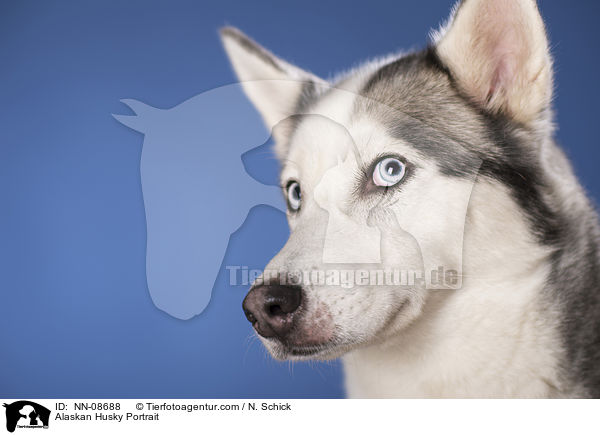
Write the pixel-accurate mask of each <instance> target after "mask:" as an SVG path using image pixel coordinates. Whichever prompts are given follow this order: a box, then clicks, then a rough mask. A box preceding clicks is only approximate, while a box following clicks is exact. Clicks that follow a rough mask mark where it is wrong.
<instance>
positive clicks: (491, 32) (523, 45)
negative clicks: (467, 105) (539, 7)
mask: <svg viewBox="0 0 600 435" xmlns="http://www.w3.org/2000/svg"><path fill="white" fill-rule="evenodd" d="M479 20H480V21H479V23H478V25H477V27H478V30H477V31H478V33H479V35H481V36H480V37H481V38H482V39H483V41H482V43H483V47H484V50H485V51H487V58H488V61H489V62H490V65H491V66H492V68H493V70H492V74H491V76H489V79H490V83H489V92H488V95H487V101H488V102H489V101H490V100H491V99H493V98H494V97H495V96H496V95H498V93H500V92H503V91H507V90H509V89H510V88H511V86H512V85H514V84H515V81H516V80H518V78H517V75H518V74H519V69H520V68H521V67H524V65H525V63H526V62H527V57H528V56H529V51H530V50H529V39H530V38H529V37H528V35H527V27H526V25H525V23H524V22H523V17H522V11H521V10H520V6H519V5H518V2H516V1H514V0H494V1H490V2H486V3H485V6H484V8H483V10H481V11H480V13H479Z"/></svg>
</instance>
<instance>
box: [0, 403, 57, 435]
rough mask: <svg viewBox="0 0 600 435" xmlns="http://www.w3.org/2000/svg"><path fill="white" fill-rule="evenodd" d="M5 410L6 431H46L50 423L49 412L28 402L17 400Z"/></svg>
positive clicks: (6, 406)
mask: <svg viewBox="0 0 600 435" xmlns="http://www.w3.org/2000/svg"><path fill="white" fill-rule="evenodd" d="M3 406H4V407H5V408H6V430H7V431H9V432H14V431H15V429H16V428H19V429H42V428H43V429H47V428H48V423H49V421H50V410H49V409H48V408H46V407H44V406H42V405H39V404H37V403H35V402H31V401H29V400H18V401H16V402H13V403H11V404H9V405H7V404H6V403H5V404H4V405H3Z"/></svg>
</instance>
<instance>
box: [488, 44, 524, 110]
mask: <svg viewBox="0 0 600 435" xmlns="http://www.w3.org/2000/svg"><path fill="white" fill-rule="evenodd" d="M516 70H517V61H516V59H515V58H514V57H513V56H511V55H510V54H507V55H504V57H501V58H500V59H498V61H497V63H496V69H495V70H494V73H493V76H492V81H491V82H490V88H489V92H488V95H487V102H490V101H491V100H492V99H493V98H494V96H496V95H497V94H498V93H499V92H502V91H503V90H507V89H509V88H510V85H511V84H512V82H513V81H514V80H515V75H516V73H517V71H516Z"/></svg>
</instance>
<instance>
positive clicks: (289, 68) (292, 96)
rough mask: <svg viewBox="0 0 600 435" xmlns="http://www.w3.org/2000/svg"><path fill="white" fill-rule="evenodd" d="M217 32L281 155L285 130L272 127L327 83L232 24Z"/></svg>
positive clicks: (280, 127)
mask: <svg viewBox="0 0 600 435" xmlns="http://www.w3.org/2000/svg"><path fill="white" fill-rule="evenodd" d="M220 33H221V39H222V41H223V45H224V47H225V51H226V52H227V55H228V56H229V60H230V61H231V64H232V65H233V69H234V70H235V72H236V74H237V76H238V78H239V80H240V82H241V83H242V87H243V89H244V92H245V93H246V95H247V96H248V98H249V99H250V101H252V103H253V104H254V105H255V106H256V108H257V109H258V111H259V112H260V114H261V115H262V117H263V119H264V121H265V124H266V125H267V128H268V129H269V130H273V135H274V136H275V140H276V141H277V142H278V145H277V147H276V150H277V151H278V153H279V154H280V155H281V152H282V151H281V147H282V146H283V144H280V142H283V141H285V139H286V138H285V137H283V136H285V133H286V129H285V128H282V126H278V127H277V128H275V129H274V127H275V126H276V125H277V124H279V123H280V122H281V121H283V120H285V119H286V118H288V117H290V116H293V115H296V114H297V113H296V112H297V111H298V109H299V108H300V107H301V106H302V103H303V102H305V100H307V99H308V98H310V97H311V95H312V94H314V93H315V91H316V88H317V87H318V86H319V85H323V84H325V83H326V82H325V81H324V80H322V79H320V78H318V77H316V76H315V75H313V74H311V73H309V72H307V71H304V70H302V69H300V68H298V67H295V66H293V65H290V64H289V63H287V62H285V61H284V60H282V59H279V58H278V57H276V56H275V55H273V54H272V53H271V52H269V51H268V50H266V49H265V48H263V47H261V46H260V45H258V44H257V43H256V42H254V41H253V40H252V39H250V38H249V37H248V36H246V35H244V34H243V33H242V32H241V31H240V30H238V29H236V28H234V27H225V28H223V29H221V31H220ZM283 124H285V123H283ZM283 124H282V125H283ZM278 148H279V149H278Z"/></svg>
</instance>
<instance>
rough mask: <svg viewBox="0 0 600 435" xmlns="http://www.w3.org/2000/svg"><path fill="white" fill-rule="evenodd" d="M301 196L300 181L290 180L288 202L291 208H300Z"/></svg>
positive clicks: (294, 209) (295, 209)
mask: <svg viewBox="0 0 600 435" xmlns="http://www.w3.org/2000/svg"><path fill="white" fill-rule="evenodd" d="M301 198H302V196H301V192H300V183H298V182H297V181H290V182H289V183H288V185H287V202H288V207H289V208H290V210H292V211H298V210H299V209H300V200H301Z"/></svg>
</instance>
